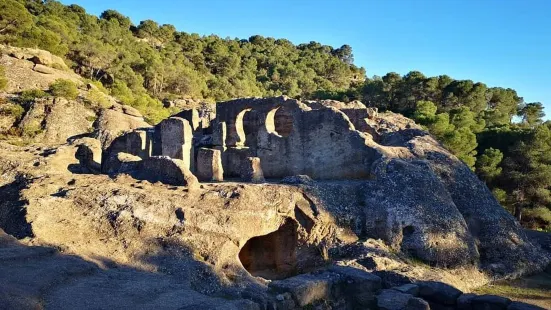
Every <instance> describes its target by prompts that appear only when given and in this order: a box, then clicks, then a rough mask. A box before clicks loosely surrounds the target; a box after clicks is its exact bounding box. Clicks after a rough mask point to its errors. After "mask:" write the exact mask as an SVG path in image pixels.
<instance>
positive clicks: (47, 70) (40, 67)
mask: <svg viewBox="0 0 551 310" xmlns="http://www.w3.org/2000/svg"><path fill="white" fill-rule="evenodd" d="M33 70H34V71H36V72H39V73H43V74H54V73H55V71H54V70H53V69H52V68H50V67H46V66H44V65H40V64H37V65H35V66H34V68H33Z"/></svg>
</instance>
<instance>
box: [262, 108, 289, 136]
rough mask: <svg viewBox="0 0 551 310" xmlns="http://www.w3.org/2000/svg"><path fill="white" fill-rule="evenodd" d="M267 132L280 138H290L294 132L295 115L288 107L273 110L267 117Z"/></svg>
mask: <svg viewBox="0 0 551 310" xmlns="http://www.w3.org/2000/svg"><path fill="white" fill-rule="evenodd" d="M266 130H267V131H268V133H271V134H276V135H278V136H280V137H288V136H289V135H290V134H291V132H292V131H293V113H292V112H291V111H289V109H288V108H286V107H277V108H275V109H272V110H271V111H270V112H268V114H267V115H266Z"/></svg>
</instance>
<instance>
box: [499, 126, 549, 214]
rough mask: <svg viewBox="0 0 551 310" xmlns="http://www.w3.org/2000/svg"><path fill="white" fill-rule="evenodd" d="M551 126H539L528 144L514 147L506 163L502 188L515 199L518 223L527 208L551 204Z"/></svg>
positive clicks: (505, 160) (524, 143)
mask: <svg viewBox="0 0 551 310" xmlns="http://www.w3.org/2000/svg"><path fill="white" fill-rule="evenodd" d="M550 126H551V125H550V124H543V125H540V126H537V127H536V128H534V129H533V130H532V132H531V133H530V135H529V136H528V137H527V139H526V140H524V141H518V142H517V143H516V144H515V145H513V146H512V147H511V150H510V152H509V154H508V156H507V157H505V159H504V160H503V164H502V165H503V179H502V180H501V185H502V187H503V188H504V189H506V190H507V192H509V193H510V194H511V196H512V198H513V201H512V203H511V204H512V206H513V207H514V210H515V211H514V213H515V216H516V217H517V219H518V220H522V213H523V210H524V209H525V208H538V207H548V206H550V205H551V192H550V189H551V156H550V154H551V129H550Z"/></svg>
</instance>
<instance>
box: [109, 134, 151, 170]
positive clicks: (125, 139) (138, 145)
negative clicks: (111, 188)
mask: <svg viewBox="0 0 551 310" xmlns="http://www.w3.org/2000/svg"><path fill="white" fill-rule="evenodd" d="M151 149H152V141H151V139H150V134H149V133H148V131H145V130H135V131H131V132H128V133H126V134H124V135H122V136H120V137H118V138H116V139H114V140H113V141H112V142H111V144H110V145H109V147H108V148H107V149H106V150H105V151H104V152H103V156H102V162H101V166H102V172H103V173H106V174H111V173H117V172H118V170H119V163H118V159H117V155H118V154H119V153H121V152H122V153H128V154H132V155H134V156H137V157H139V158H148V157H149V156H151Z"/></svg>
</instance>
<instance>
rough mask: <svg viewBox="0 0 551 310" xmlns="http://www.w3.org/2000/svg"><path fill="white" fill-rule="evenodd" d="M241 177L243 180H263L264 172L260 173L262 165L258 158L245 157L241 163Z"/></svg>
mask: <svg viewBox="0 0 551 310" xmlns="http://www.w3.org/2000/svg"><path fill="white" fill-rule="evenodd" d="M241 178H242V179H243V181H245V182H253V183H262V182H264V174H263V173H262V167H261V166H260V158H258V157H247V158H246V159H245V160H244V161H243V162H242V163H241Z"/></svg>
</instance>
